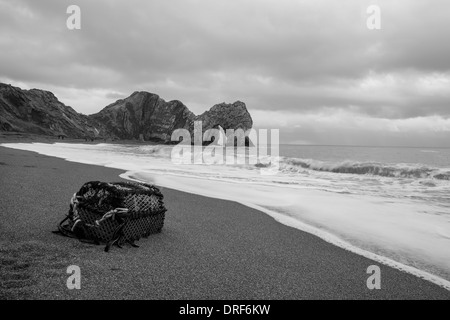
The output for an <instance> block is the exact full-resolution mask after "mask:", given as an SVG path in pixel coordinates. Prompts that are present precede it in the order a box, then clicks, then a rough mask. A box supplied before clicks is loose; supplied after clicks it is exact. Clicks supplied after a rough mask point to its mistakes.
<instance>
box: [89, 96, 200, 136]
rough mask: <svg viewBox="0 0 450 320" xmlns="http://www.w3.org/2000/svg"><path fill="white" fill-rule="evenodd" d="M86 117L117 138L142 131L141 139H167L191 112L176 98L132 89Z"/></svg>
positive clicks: (186, 121) (138, 134)
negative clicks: (131, 92) (127, 93)
mask: <svg viewBox="0 0 450 320" xmlns="http://www.w3.org/2000/svg"><path fill="white" fill-rule="evenodd" d="M90 117H91V118H92V119H94V120H95V121H97V122H99V123H102V124H103V126H104V130H106V131H108V132H111V133H112V134H114V135H115V136H117V137H119V138H121V139H138V138H139V137H140V135H141V134H142V136H143V138H144V139H145V140H153V141H161V142H168V141H170V137H171V135H172V132H173V130H175V129H178V128H185V127H186V124H187V123H188V122H189V121H190V119H192V118H194V114H193V113H192V112H191V111H189V109H188V108H187V107H186V106H185V105H184V104H183V103H181V102H180V101H169V102H166V101H164V100H163V99H161V98H160V97H159V96H158V95H156V94H153V93H148V92H135V93H133V94H132V95H131V96H129V97H128V98H126V99H123V100H118V101H116V102H115V103H113V104H110V105H109V106H107V107H106V108H104V109H103V110H102V111H100V112H99V113H96V114H93V115H91V116H90Z"/></svg>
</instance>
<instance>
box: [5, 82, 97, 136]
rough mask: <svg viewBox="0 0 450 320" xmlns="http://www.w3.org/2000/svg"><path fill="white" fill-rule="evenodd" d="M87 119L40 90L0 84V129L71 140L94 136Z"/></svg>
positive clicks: (92, 127)
mask: <svg viewBox="0 0 450 320" xmlns="http://www.w3.org/2000/svg"><path fill="white" fill-rule="evenodd" d="M96 126H98V125H96V124H95V123H93V122H92V121H91V120H90V119H89V117H87V116H85V115H82V114H79V113H77V112H76V111H75V110H74V109H72V108H71V107H68V106H66V105H64V104H63V103H61V102H60V101H59V100H58V99H57V98H56V97H55V96H54V95H53V93H51V92H49V91H44V90H38V89H31V90H22V89H20V88H17V87H13V86H11V85H7V84H2V83H0V130H2V131H18V132H27V133H35V134H43V135H62V136H67V137H72V138H85V137H94V136H95V135H97V134H98V130H97V128H96Z"/></svg>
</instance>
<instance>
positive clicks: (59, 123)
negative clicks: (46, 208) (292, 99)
mask: <svg viewBox="0 0 450 320" xmlns="http://www.w3.org/2000/svg"><path fill="white" fill-rule="evenodd" d="M194 121H202V126H203V132H204V131H205V130H207V129H210V128H218V127H219V126H220V127H221V128H223V129H225V130H226V129H238V128H241V129H243V130H247V129H250V128H251V127H252V125H253V121H252V118H251V116H250V114H249V112H248V111H247V108H246V106H245V104H244V103H243V102H240V101H237V102H235V103H233V104H226V103H221V104H216V105H215V106H213V107H212V108H211V109H210V110H208V111H206V112H204V113H203V114H201V115H198V116H196V115H194V114H193V113H192V112H191V111H190V110H189V109H188V108H187V107H186V106H185V105H184V104H183V103H182V102H180V101H178V100H174V101H169V102H166V101H164V100H163V99H161V98H160V97H159V96H158V95H156V94H153V93H149V92H144V91H141V92H134V93H133V94H132V95H131V96H129V97H128V98H126V99H121V100H118V101H116V102H114V103H112V104H110V105H108V106H107V107H105V108H104V109H103V110H101V111H100V112H98V113H96V114H93V115H89V116H86V115H82V114H79V113H77V112H76V111H75V110H73V109H72V108H71V107H69V106H66V105H64V104H63V103H61V102H60V101H59V100H58V99H57V98H56V97H55V96H54V95H53V93H51V92H49V91H43V90H38V89H31V90H22V89H20V88H16V87H13V86H11V85H6V84H0V130H3V131H19V132H29V133H37V134H46V135H64V136H67V137H72V138H85V137H102V138H106V137H110V138H117V139H144V140H152V141H157V142H162V143H169V142H170V138H171V135H172V132H173V131H174V130H175V129H181V128H184V129H187V130H189V131H190V132H191V133H193V130H194Z"/></svg>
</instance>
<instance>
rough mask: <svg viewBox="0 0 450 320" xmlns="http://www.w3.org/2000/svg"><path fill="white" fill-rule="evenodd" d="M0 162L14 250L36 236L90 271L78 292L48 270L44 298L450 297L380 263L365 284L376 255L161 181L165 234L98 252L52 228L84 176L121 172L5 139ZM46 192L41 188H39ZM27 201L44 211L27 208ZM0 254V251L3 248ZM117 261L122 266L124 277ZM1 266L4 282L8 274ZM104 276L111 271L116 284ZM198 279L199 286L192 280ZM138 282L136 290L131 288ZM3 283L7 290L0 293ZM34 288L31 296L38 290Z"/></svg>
mask: <svg viewBox="0 0 450 320" xmlns="http://www.w3.org/2000/svg"><path fill="white" fill-rule="evenodd" d="M0 162H1V163H2V165H1V166H0V170H1V180H2V188H1V198H2V200H1V201H2V206H3V207H4V208H5V209H4V212H3V213H2V214H1V218H2V221H5V222H4V223H2V225H0V231H2V233H1V234H2V235H1V237H0V240H1V241H2V242H3V243H4V244H5V243H6V247H7V248H9V249H11V250H13V249H14V247H15V245H16V243H22V242H23V243H24V244H23V245H26V244H27V243H28V244H29V243H32V247H33V246H35V247H36V250H37V251H39V250H41V249H42V250H44V249H43V248H44V247H45V246H47V245H48V246H49V248H52V249H51V250H50V251H51V252H52V254H56V256H57V257H58V256H59V255H63V258H62V259H61V260H62V261H68V262H69V260H71V259H73V260H78V261H79V263H81V264H83V267H82V270H84V269H85V268H86V269H87V270H88V280H89V277H90V279H91V281H92V282H91V284H90V285H89V284H87V287H88V288H87V289H86V290H80V292H79V293H78V294H77V293H74V292H72V291H70V290H67V288H65V286H64V285H65V279H66V278H65V277H66V274H65V269H64V268H59V269H62V270H59V269H58V268H56V269H55V268H54V269H55V270H59V271H58V272H56V271H55V272H56V273H57V275H53V276H50V278H51V279H52V281H50V282H49V283H53V284H54V286H53V287H52V288H48V289H49V290H50V291H51V292H48V293H46V294H44V296H43V298H50V299H56V298H69V297H70V298H73V297H74V296H75V297H76V296H78V297H79V298H84V299H86V298H89V299H96V298H98V299H104V298H111V297H112V298H114V297H115V296H114V294H113V293H114V291H113V292H109V291H108V290H107V292H105V293H102V290H101V289H102V287H103V288H109V289H111V288H115V289H116V290H118V292H123V291H124V290H125V291H127V292H128V291H130V292H128V293H127V294H126V295H125V299H126V298H131V299H167V298H168V299H180V298H181V299H449V298H450V292H448V291H446V290H445V289H443V288H441V287H438V286H436V285H434V284H432V283H430V282H428V281H425V280H422V279H419V278H417V277H415V276H412V275H410V274H407V273H405V272H401V271H399V270H396V269H392V268H390V267H388V266H385V265H381V266H380V268H381V274H382V289H381V290H368V289H367V287H366V280H367V278H368V277H369V276H370V275H369V274H367V273H366V270H367V267H369V266H370V265H372V264H377V262H375V261H373V260H370V259H367V258H364V257H362V256H359V255H356V254H354V253H351V252H349V251H346V250H344V249H342V248H339V247H337V246H335V245H332V244H329V243H327V242H325V241H323V240H322V239H320V238H318V237H316V236H314V235H311V234H308V233H306V232H303V231H300V230H298V229H294V228H291V227H287V226H285V225H283V224H281V223H279V222H277V221H275V220H274V219H273V218H272V217H270V216H267V215H266V213H262V212H260V211H257V210H254V209H251V208H248V207H245V206H244V205H241V204H238V203H235V202H231V201H225V200H219V199H213V198H207V197H203V196H198V195H193V194H188V193H184V192H180V191H176V190H172V189H167V188H162V193H163V194H164V196H165V203H166V205H167V207H168V209H169V211H168V212H167V215H166V224H165V227H164V228H163V232H162V233H161V234H158V235H154V236H150V237H149V238H148V239H146V240H141V241H139V245H141V247H140V248H138V249H135V248H128V247H126V248H124V249H118V248H113V250H112V252H111V253H109V254H104V253H103V252H102V248H101V247H99V246H92V245H87V244H81V243H79V242H78V241H76V240H74V239H68V238H62V237H58V236H56V235H53V234H51V233H50V231H51V230H54V229H55V224H56V223H57V222H58V220H60V219H62V218H63V217H64V214H65V213H66V211H67V207H68V201H69V199H70V196H71V194H73V192H75V191H77V190H78V189H79V187H81V184H82V183H84V182H86V181H89V180H104V181H115V180H120V178H119V175H121V174H123V173H124V172H123V170H117V169H111V168H105V167H101V166H93V165H84V164H79V163H75V162H69V161H65V160H63V159H58V158H54V157H48V156H43V155H40V154H37V153H34V152H30V151H20V150H14V149H9V148H4V147H0ZM69 179H72V181H68V180H69ZM52 184H56V185H53V186H52ZM41 185H44V186H41ZM5 186H9V188H8V187H5ZM52 187H53V188H52ZM23 189H25V190H27V191H28V193H26V194H27V198H30V199H29V200H30V201H22V203H18V202H17V196H18V195H20V191H21V192H24V190H23ZM45 190H47V194H45V193H44V194H43V193H42V192H43V191H45ZM56 190H57V191H56ZM14 191H16V193H14ZM33 204H34V206H36V207H39V208H40V209H41V210H33ZM15 207H20V208H21V210H19V209H18V208H15ZM33 211H34V213H33ZM41 211H45V212H48V214H47V215H46V214H44V213H43V212H41ZM11 215H14V216H17V218H14V217H11ZM34 215H37V217H35V216H34ZM31 221H38V222H36V223H33V222H31ZM51 222H54V223H51ZM33 248H34V247H33ZM67 249H70V250H67ZM32 251H33V250H32ZM0 252H2V253H3V254H2V258H4V257H3V255H4V250H2V251H0ZM14 252H16V251H14ZM155 252H156V253H157V255H156V257H155V255H154V254H155ZM16 253H17V252H16ZM175 253H176V254H175ZM152 254H153V255H152ZM19 255H20V254H19ZM25 258H26V257H25ZM25 258H23V259H25ZM28 258H29V257H28ZM153 258H155V259H156V261H157V265H156V266H153V263H154V261H153ZM5 259H6V258H5ZM25 260H26V259H25ZM141 260H144V261H141ZM145 260H149V261H145ZM146 262H147V263H146ZM130 263H131V264H132V266H130ZM149 264H150V265H151V266H152V267H151V269H152V271H153V273H150V274H149V273H147V272H146V268H148V267H149ZM105 266H108V267H110V268H109V270H107V269H105V268H104V267H105ZM163 266H164V267H165V268H166V269H165V270H163V269H164V268H163ZM36 268H37V269H39V266H36ZM113 269H114V270H113ZM116 269H118V270H121V272H120V273H121V275H122V277H119V278H120V279H119V278H117V275H116V274H117V273H118V272H117V271H118V270H116ZM127 270H128V271H127ZM41 271H42V270H41ZM102 271H103V272H102ZM164 271H167V272H168V274H170V275H172V276H173V277H174V279H175V280H176V281H175V280H174V279H171V278H170V277H168V276H167V274H165V272H164ZM3 273H4V272H3V271H2V275H1V276H2V280H3V279H4V278H6V277H7V275H5V274H3ZM129 273H130V274H129ZM19 274H20V273H19ZM131 275H133V276H131ZM31 278H32V279H34V278H36V279H35V282H36V284H35V286H37V287H38V288H40V287H41V286H43V285H44V284H43V283H41V281H39V277H38V276H36V277H31ZM101 278H104V279H103V280H102V279H101ZM58 279H59V281H57V280H58ZM105 279H114V280H115V281H113V282H115V284H112V283H109V282H108V281H106V282H105ZM137 279H140V281H137ZM8 281H9V280H8ZM196 281H200V283H201V284H203V286H200V287H199V286H197V285H196ZM130 282H131V283H133V285H132V286H131V287H130ZM56 283H57V284H56ZM94 283H95V285H94ZM102 284H103V285H102ZM135 287H139V288H140V290H141V292H131V291H133V290H131V289H132V288H135ZM152 288H153V290H152ZM155 288H156V289H157V290H155ZM3 291H4V288H3V289H1V291H0V298H2V296H3V293H2V292H3ZM13 291H14V290H13ZM19 291H20V290H19ZM31 291H32V294H31V296H30V297H31V298H39V295H36V294H35V293H34V291H33V290H31ZM6 292H9V291H8V290H6ZM11 292H12V291H11ZM21 294H22V295H26V294H25V293H24V292H19V293H17V298H23V297H21ZM11 295H12V296H14V294H12V293H11ZM115 298H123V296H120V295H119V296H118V297H115Z"/></svg>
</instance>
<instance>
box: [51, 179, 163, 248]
mask: <svg viewBox="0 0 450 320" xmlns="http://www.w3.org/2000/svg"><path fill="white" fill-rule="evenodd" d="M166 211H167V210H166V208H165V206H164V203H163V195H162V194H161V192H160V191H159V189H158V188H157V187H155V186H152V185H149V184H145V183H134V182H115V183H106V182H99V181H91V182H87V183H85V184H84V185H83V186H82V187H81V189H80V190H79V191H78V192H77V193H76V194H75V195H74V198H73V199H72V203H71V207H70V210H69V216H68V219H67V220H68V222H67V224H66V225H65V226H63V227H62V229H63V230H64V231H65V232H72V236H73V235H74V234H75V233H76V232H75V230H74V229H75V226H76V225H81V229H82V232H81V234H80V232H78V233H76V237H78V238H83V239H86V240H91V241H94V242H97V243H107V244H108V246H107V248H109V246H110V245H111V243H115V244H118V245H121V244H123V243H125V242H128V243H131V244H133V243H134V241H136V240H139V239H140V238H141V237H148V236H149V235H151V234H154V233H158V232H160V231H161V229H162V228H163V225H164V218H165V212H166ZM59 229H60V231H63V230H61V227H60V228H59ZM78 229H79V228H78ZM78 231H79V230H78ZM63 233H64V232H63Z"/></svg>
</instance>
